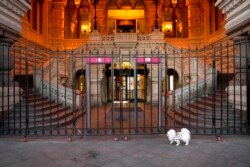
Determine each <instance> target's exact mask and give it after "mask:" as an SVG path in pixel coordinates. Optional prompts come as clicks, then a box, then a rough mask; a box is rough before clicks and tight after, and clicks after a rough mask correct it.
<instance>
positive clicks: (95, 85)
mask: <svg viewBox="0 0 250 167" xmlns="http://www.w3.org/2000/svg"><path fill="white" fill-rule="evenodd" d="M89 68H90V97H91V105H92V106H97V105H102V99H103V90H102V89H101V88H102V86H101V84H102V79H103V77H104V76H103V73H102V71H103V68H104V67H103V66H102V65H89Z"/></svg>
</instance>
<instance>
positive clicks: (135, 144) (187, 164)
mask: <svg viewBox="0 0 250 167" xmlns="http://www.w3.org/2000/svg"><path fill="white" fill-rule="evenodd" d="M67 166H72V167H78V166H79V167H120V166H121V167H161V166H162V167H164V166H166V167H200V166H201V167H227V166H228V167H229V166H230V167H244V166H245V167H249V166H250V136H243V135H242V136H238V135H235V136H222V140H221V141H216V140H215V137H214V136H192V139H191V142H190V145H189V146H185V145H183V144H182V145H180V146H175V145H170V144H169V142H168V141H167V140H166V137H165V135H153V136H129V140H128V141H123V140H120V141H114V140H113V138H112V137H111V136H106V137H103V136H102V137H93V136H92V137H84V138H82V139H80V138H79V137H73V141H72V142H68V141H67V139H66V137H30V138H29V141H28V142H22V141H21V138H20V137H9V136H8V137H6V136H1V137H0V167H67Z"/></svg>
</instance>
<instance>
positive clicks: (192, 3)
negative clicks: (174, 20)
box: [187, 0, 201, 38]
mask: <svg viewBox="0 0 250 167" xmlns="http://www.w3.org/2000/svg"><path fill="white" fill-rule="evenodd" d="M187 6H188V37H189V38H197V37H200V36H201V10H200V2H199V1H196V0H189V2H188V3H187Z"/></svg>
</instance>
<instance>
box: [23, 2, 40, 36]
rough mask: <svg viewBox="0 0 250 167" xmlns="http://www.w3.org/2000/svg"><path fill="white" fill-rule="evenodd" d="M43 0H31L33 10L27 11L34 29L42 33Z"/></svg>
mask: <svg viewBox="0 0 250 167" xmlns="http://www.w3.org/2000/svg"><path fill="white" fill-rule="evenodd" d="M42 11H43V1H42V0H31V10H29V11H28V12H27V19H28V22H29V23H30V26H31V28H32V29H33V30H35V31H37V32H38V33H40V34H42Z"/></svg>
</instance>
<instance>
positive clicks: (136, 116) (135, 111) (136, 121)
mask: <svg viewBox="0 0 250 167" xmlns="http://www.w3.org/2000/svg"><path fill="white" fill-rule="evenodd" d="M134 67H135V70H134V83H135V89H134V99H135V100H134V119H135V129H136V133H137V129H138V112H137V69H136V67H137V64H136V57H135V58H134Z"/></svg>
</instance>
